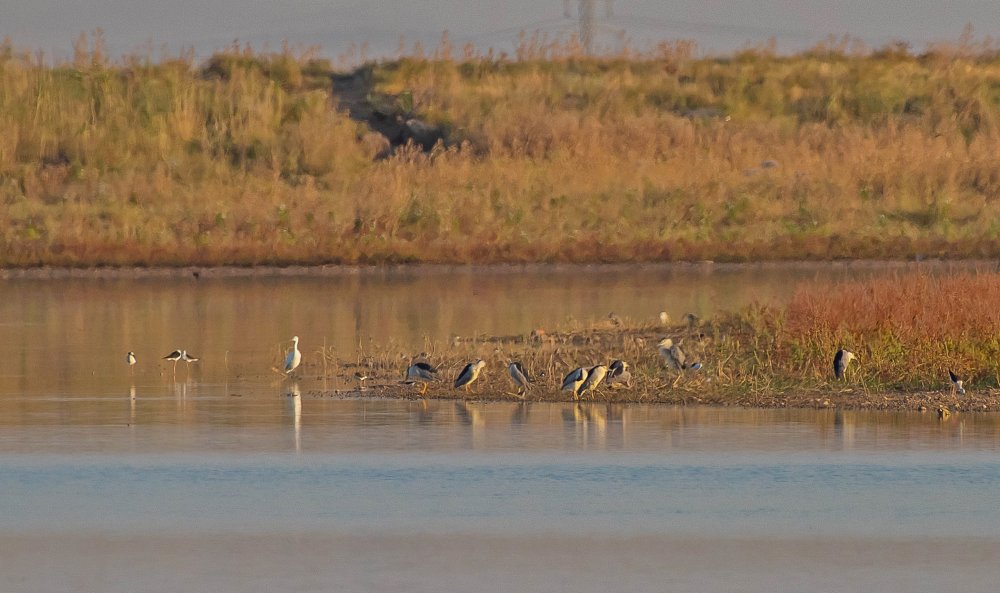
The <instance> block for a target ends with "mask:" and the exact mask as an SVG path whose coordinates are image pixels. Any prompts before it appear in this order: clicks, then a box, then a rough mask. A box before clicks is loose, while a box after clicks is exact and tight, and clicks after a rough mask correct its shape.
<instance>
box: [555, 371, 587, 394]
mask: <svg viewBox="0 0 1000 593" xmlns="http://www.w3.org/2000/svg"><path fill="white" fill-rule="evenodd" d="M587 373H588V371H587V369H585V368H583V367H578V368H575V369H573V370H572V371H570V372H569V374H568V375H566V378H565V379H563V382H562V387H561V390H562V391H572V392H573V399H580V387H581V386H582V385H583V382H584V381H586V380H587Z"/></svg>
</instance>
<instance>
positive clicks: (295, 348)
mask: <svg viewBox="0 0 1000 593" xmlns="http://www.w3.org/2000/svg"><path fill="white" fill-rule="evenodd" d="M301 362H302V353H301V352H299V337H298V336H293V337H292V349H291V351H289V353H288V356H286V357H285V366H284V367H283V368H282V371H284V373H285V374H286V375H287V374H290V373H291V372H292V371H294V370H295V369H296V368H297V367H298V366H299V363H301Z"/></svg>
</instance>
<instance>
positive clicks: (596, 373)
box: [580, 364, 608, 397]
mask: <svg viewBox="0 0 1000 593" xmlns="http://www.w3.org/2000/svg"><path fill="white" fill-rule="evenodd" d="M607 374H608V367H606V366H604V365H603V364H599V365H597V366H595V367H591V369H590V370H589V371H587V379H586V380H585V381H584V382H583V385H580V397H583V395H584V394H585V393H587V392H588V391H589V392H590V393H591V394H593V393H594V391H595V390H596V389H597V387H598V386H599V385H600V384H601V381H603V380H604V377H605V376H607Z"/></svg>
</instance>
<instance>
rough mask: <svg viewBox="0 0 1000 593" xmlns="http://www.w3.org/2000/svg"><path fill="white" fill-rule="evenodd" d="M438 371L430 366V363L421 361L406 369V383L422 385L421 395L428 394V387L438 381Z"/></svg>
mask: <svg viewBox="0 0 1000 593" xmlns="http://www.w3.org/2000/svg"><path fill="white" fill-rule="evenodd" d="M437 372H438V370H437V369H436V368H434V367H432V366H431V365H430V363H429V362H427V361H424V360H420V361H417V362H415V363H413V364H411V365H410V366H409V368H407V369H406V383H408V384H410V385H412V384H414V383H420V384H421V385H420V395H421V396H422V395H424V394H426V393H427V385H428V384H430V383H432V382H434V381H437Z"/></svg>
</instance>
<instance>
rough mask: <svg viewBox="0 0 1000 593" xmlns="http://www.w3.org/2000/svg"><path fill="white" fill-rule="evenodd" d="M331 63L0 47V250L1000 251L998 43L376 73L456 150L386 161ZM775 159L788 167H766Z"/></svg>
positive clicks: (527, 50) (226, 255) (671, 55)
mask: <svg viewBox="0 0 1000 593" xmlns="http://www.w3.org/2000/svg"><path fill="white" fill-rule="evenodd" d="M330 74H331V68H330V65H329V63H328V62H325V61H323V60H316V59H311V58H310V57H308V56H295V55H292V54H291V53H290V52H284V53H280V54H268V55H261V54H254V53H251V52H246V51H240V50H233V51H230V52H226V53H222V54H219V55H216V56H214V57H213V58H212V59H211V60H210V61H209V62H208V63H207V64H203V65H202V64H194V63H192V60H191V59H189V58H178V59H173V60H161V61H152V60H149V59H144V58H131V59H125V60H122V61H120V62H117V63H109V62H108V61H107V60H106V59H105V58H104V56H103V54H102V50H101V47H100V44H99V43H96V42H95V44H94V45H93V46H92V47H91V48H87V47H86V43H84V42H81V43H79V44H78V46H77V52H76V58H75V59H74V60H73V61H72V62H71V63H66V64H58V65H47V64H44V63H39V61H38V60H35V59H33V58H32V57H31V56H30V55H28V54H23V55H22V54H20V53H18V52H17V51H14V50H13V49H11V48H10V47H0V202H2V203H3V208H0V265H3V266H36V265H43V264H54V265H69V266H86V265H94V264H101V265H184V264H195V265H211V264H237V265H250V264H265V263H266V264H284V263H378V262H407V261H425V262H504V261H512V262H522V261H649V260H692V259H716V260H737V261H738V260H758V259H787V258H790V259H803V258H804V259H810V258H830V257H869V258H903V257H910V256H915V255H920V254H923V255H928V256H951V257H963V256H996V255H1000V242H998V238H1000V208H998V206H997V197H998V196H1000V52H998V51H997V50H996V49H995V48H993V47H975V46H972V45H970V44H966V45H962V46H960V47H956V48H951V49H939V50H935V51H931V52H928V53H926V54H922V55H911V54H910V53H907V52H906V51H900V50H898V49H893V48H889V49H886V50H882V51H874V52H860V53H855V52H850V51H846V50H844V49H838V48H832V47H818V48H816V49H815V50H813V51H809V52H805V53H802V54H800V55H795V56H790V57H781V56H775V55H772V54H770V53H768V52H767V51H748V52H744V53H740V54H737V55H733V56H730V57H725V58H697V59H696V58H693V57H692V56H691V52H690V51H689V48H688V47H687V46H686V45H685V44H682V43H678V44H665V45H663V46H662V47H661V48H659V49H658V50H657V51H655V52H652V53H651V54H649V55H632V56H624V57H616V58H601V59H592V58H586V57H582V56H580V55H577V54H574V53H573V52H572V51H567V50H566V48H557V47H548V46H544V45H542V44H539V43H536V42H534V41H532V40H525V41H524V43H523V44H522V47H521V49H520V50H519V52H518V53H517V55H515V56H510V57H507V56H504V57H498V56H482V55H466V56H462V57H458V56H453V55H452V53H451V51H450V48H448V47H447V46H446V45H444V46H442V47H441V48H439V49H438V51H437V53H435V54H434V55H433V56H431V57H427V58H418V57H410V58H405V59H400V60H397V61H393V62H388V63H384V64H377V65H374V67H373V74H372V81H373V84H374V88H373V91H374V92H375V94H374V95H372V96H373V97H375V96H378V97H380V98H379V101H382V102H384V101H385V100H386V99H385V97H386V96H389V97H398V101H396V106H397V107H400V108H406V109H407V110H408V109H410V108H412V113H414V114H416V115H418V116H419V117H421V118H423V119H425V120H426V121H428V122H430V123H432V124H435V125H441V126H443V127H444V129H446V130H447V132H448V139H449V141H450V142H451V143H452V147H451V148H449V149H446V150H445V149H441V150H437V151H434V152H433V153H432V154H430V155H425V154H423V153H421V152H419V151H417V150H401V151H398V152H397V153H396V155H395V156H393V157H391V158H388V159H384V160H380V159H375V158H373V157H374V156H375V155H376V153H377V151H378V150H379V149H380V143H379V141H378V139H377V138H374V137H373V134H371V133H370V132H369V131H368V130H367V128H366V127H365V126H364V125H363V124H360V123H357V122H355V121H352V120H351V119H350V118H349V117H348V116H347V115H346V114H345V113H344V112H342V111H339V110H338V109H336V108H335V101H334V99H333V97H332V92H331V86H330V79H329V75H330ZM771 165H773V166H771Z"/></svg>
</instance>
